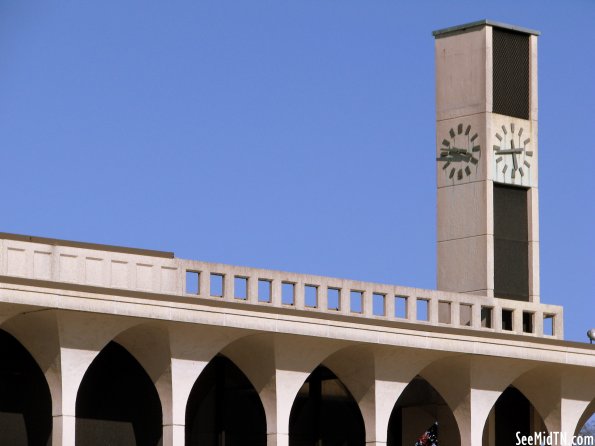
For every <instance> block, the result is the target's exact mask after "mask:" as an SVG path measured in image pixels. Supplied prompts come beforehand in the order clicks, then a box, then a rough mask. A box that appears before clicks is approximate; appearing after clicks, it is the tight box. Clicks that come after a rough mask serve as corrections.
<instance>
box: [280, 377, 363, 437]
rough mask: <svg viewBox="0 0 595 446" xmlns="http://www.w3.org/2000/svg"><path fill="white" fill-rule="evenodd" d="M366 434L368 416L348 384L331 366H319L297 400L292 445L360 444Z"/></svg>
mask: <svg viewBox="0 0 595 446" xmlns="http://www.w3.org/2000/svg"><path fill="white" fill-rule="evenodd" d="M365 436H366V432H365V427H364V419H363V417H362V414H361V412H360V409H359V406H358V404H357V402H356V401H355V399H354V398H353V396H352V395H351V393H350V392H349V390H348V389H347V387H345V385H344V384H343V383H342V382H341V380H339V378H337V376H336V375H335V374H334V373H333V372H331V371H330V370H329V369H328V368H326V367H324V366H318V367H317V368H316V369H314V371H313V372H312V373H311V374H310V376H309V377H308V378H307V379H306V381H305V382H304V384H303V385H302V387H301V388H300V390H299V391H298V394H297V396H296V398H295V400H294V402H293V406H292V408H291V413H290V416H289V446H306V445H308V446H309V445H312V444H323V445H326V444H329V445H334V444H340V445H343V446H356V445H357V446H359V445H362V444H364V443H365ZM318 442H320V443H318Z"/></svg>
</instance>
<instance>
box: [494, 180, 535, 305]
mask: <svg viewBox="0 0 595 446" xmlns="http://www.w3.org/2000/svg"><path fill="white" fill-rule="evenodd" d="M494 295H495V296H496V297H501V298H507V299H514V300H522V301H528V300H529V227H528V214H527V189H524V188H519V187H510V186H503V185H499V184H494Z"/></svg>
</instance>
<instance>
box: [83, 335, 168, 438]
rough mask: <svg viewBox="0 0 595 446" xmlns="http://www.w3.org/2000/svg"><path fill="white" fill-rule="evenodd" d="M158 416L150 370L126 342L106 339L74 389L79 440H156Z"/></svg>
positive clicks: (158, 405)
mask: <svg viewBox="0 0 595 446" xmlns="http://www.w3.org/2000/svg"><path fill="white" fill-rule="evenodd" d="M162 419H163V417H162V409H161V402H160V400H159V396H158V394H157V391H156V389H155V386H154V385H153V382H152V381H151V379H150V377H149V375H148V374H147V373H146V371H145V370H144V369H143V367H142V366H141V365H140V364H139V362H138V361H137V360H136V359H135V358H134V356H132V355H131V354H130V353H129V352H128V351H127V350H126V349H125V348H124V347H122V346H121V345H120V344H118V343H116V342H113V341H112V342H109V343H108V344H107V345H106V346H105V347H104V348H103V349H102V350H101V352H99V354H98V355H97V356H96V358H95V359H94V360H93V362H92V363H91V365H90V366H89V368H88V369H87V371H86V372H85V375H84V376H83V379H82V382H81V385H80V387H79V390H78V393H77V397H76V442H77V444H84V445H88V446H95V445H97V446H104V445H106V444H127V445H128V444H130V445H139V446H157V445H160V444H161V441H162Z"/></svg>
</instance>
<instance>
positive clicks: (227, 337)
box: [156, 324, 244, 446]
mask: <svg viewBox="0 0 595 446" xmlns="http://www.w3.org/2000/svg"><path fill="white" fill-rule="evenodd" d="M168 332H169V349H170V354H171V357H170V358H169V359H170V363H169V366H168V367H167V369H166V370H164V371H163V372H162V374H161V375H160V376H159V378H158V380H157V383H156V387H157V390H158V392H159V397H160V399H161V404H162V410H163V446H183V445H184V443H185V437H186V405H187V403H188V398H189V396H190V392H191V391H192V388H193V386H194V384H195V382H196V380H197V379H198V377H199V376H200V374H201V373H202V371H203V370H204V369H205V367H206V366H207V365H208V364H209V362H210V361H211V360H212V359H213V357H215V355H217V353H219V352H220V351H221V350H222V349H223V348H225V346H227V345H228V344H230V343H231V342H233V341H235V340H236V339H238V338H239V337H241V336H242V335H243V334H244V333H243V332H242V331H241V330H234V329H230V328H224V327H197V326H192V325H185V324H177V325H175V326H170V327H169V328H168Z"/></svg>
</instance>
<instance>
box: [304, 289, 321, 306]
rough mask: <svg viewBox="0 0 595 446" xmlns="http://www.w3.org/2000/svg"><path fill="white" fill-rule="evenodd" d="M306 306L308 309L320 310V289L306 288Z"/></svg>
mask: <svg viewBox="0 0 595 446" xmlns="http://www.w3.org/2000/svg"><path fill="white" fill-rule="evenodd" d="M304 305H305V306H306V307H308V308H318V287H317V286H316V285H305V286H304Z"/></svg>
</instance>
